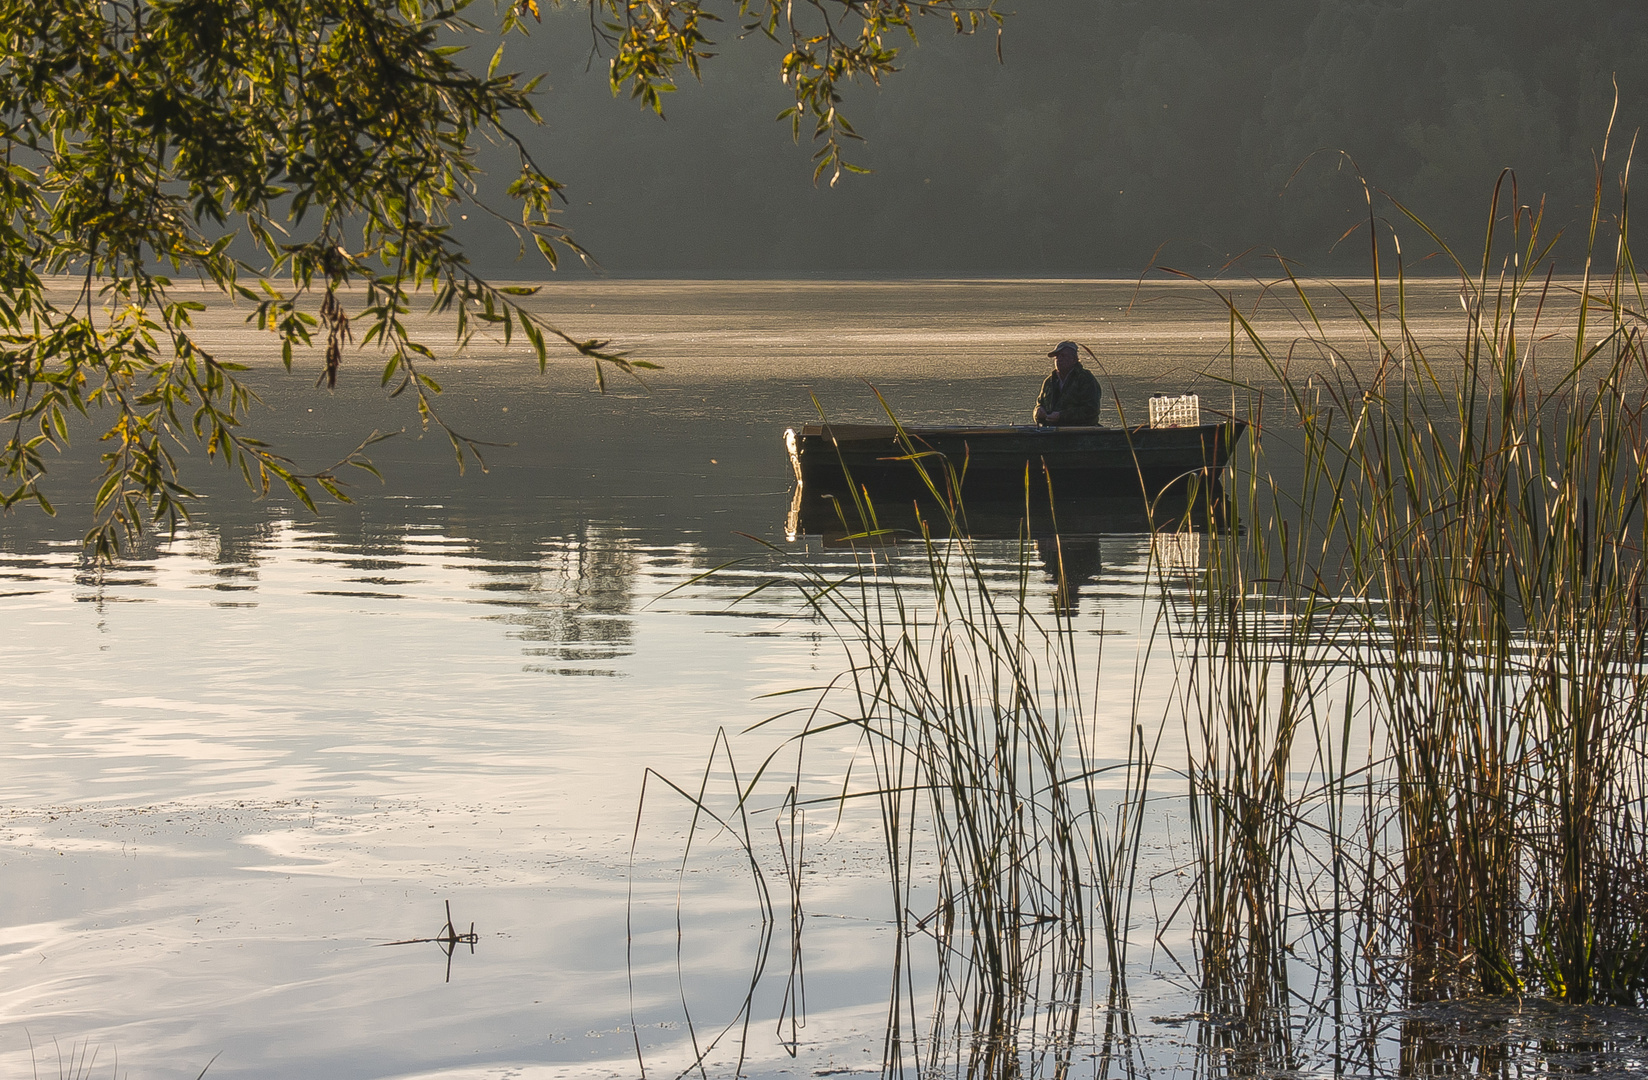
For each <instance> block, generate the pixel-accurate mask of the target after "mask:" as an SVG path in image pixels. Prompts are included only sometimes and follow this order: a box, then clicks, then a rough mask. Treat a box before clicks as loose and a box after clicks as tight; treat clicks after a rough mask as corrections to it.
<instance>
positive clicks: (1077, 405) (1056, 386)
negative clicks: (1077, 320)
mask: <svg viewBox="0 0 1648 1080" xmlns="http://www.w3.org/2000/svg"><path fill="white" fill-rule="evenodd" d="M1076 351H1077V345H1076V343H1075V342H1074V341H1061V342H1059V343H1058V345H1056V346H1055V347H1054V349H1053V351H1052V352H1050V353H1048V354H1047V355H1048V356H1049V357H1051V358H1052V360H1053V374H1051V375H1049V376H1047V381H1046V382H1044V383H1042V384H1041V394H1040V396H1038V397H1037V398H1036V423H1038V424H1054V425H1058V426H1061V427H1062V426H1065V425H1068V424H1077V425H1084V424H1097V423H1098V422H1099V380H1097V379H1095V378H1094V377H1093V373H1092V372H1091V371H1088V370H1087V369H1086V368H1084V367H1082V366H1081V361H1080V360H1078V359H1077V358H1076Z"/></svg>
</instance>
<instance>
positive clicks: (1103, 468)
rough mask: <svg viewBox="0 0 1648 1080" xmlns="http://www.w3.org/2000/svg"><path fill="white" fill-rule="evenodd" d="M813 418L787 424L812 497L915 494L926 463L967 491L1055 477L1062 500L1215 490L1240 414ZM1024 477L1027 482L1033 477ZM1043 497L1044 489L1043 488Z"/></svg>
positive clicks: (1008, 491) (1003, 494) (932, 472)
mask: <svg viewBox="0 0 1648 1080" xmlns="http://www.w3.org/2000/svg"><path fill="white" fill-rule="evenodd" d="M902 430H903V435H902V437H901V436H900V432H899V429H896V428H893V427H891V426H871V425H851V424H810V425H808V426H806V427H803V428H799V429H795V428H792V429H790V430H789V431H786V432H785V433H784V438H785V442H786V444H787V445H788V447H789V451H790V464H791V466H792V468H793V469H794V470H795V478H796V482H797V483H798V484H800V486H801V491H802V493H803V494H805V495H806V496H807V497H808V498H821V497H829V496H838V497H839V496H845V495H848V494H850V493H852V492H854V491H858V490H865V491H869V492H870V493H871V494H872V495H881V494H891V495H903V494H906V493H912V492H913V493H915V494H917V495H919V494H920V493H921V492H922V491H924V490H926V488H927V483H926V481H924V480H923V478H922V472H923V471H925V473H926V475H927V477H928V479H930V480H931V481H932V483H933V486H934V487H935V488H936V489H937V490H938V491H939V492H941V493H945V492H948V490H949V488H950V480H949V477H950V473H951V470H953V471H954V474H955V477H956V479H957V481H959V483H960V485H961V494H962V496H963V497H964V499H970V500H976V499H979V498H987V499H1002V498H1015V497H1016V498H1017V499H1019V500H1022V499H1023V498H1024V496H1025V494H1026V491H1027V490H1028V491H1030V492H1035V493H1038V494H1040V493H1045V492H1046V491H1047V490H1048V484H1049V483H1051V486H1052V491H1053V493H1054V496H1055V498H1056V499H1057V500H1058V501H1060V502H1065V501H1067V500H1088V499H1102V500H1115V499H1142V500H1143V501H1145V502H1151V501H1154V500H1156V499H1158V498H1159V497H1161V496H1162V495H1164V494H1169V493H1175V492H1180V491H1184V490H1189V489H1199V490H1201V491H1204V492H1208V493H1213V494H1216V493H1217V491H1218V490H1219V486H1220V482H1221V480H1222V477H1223V473H1224V469H1225V466H1226V464H1227V463H1228V462H1229V459H1230V453H1231V450H1232V449H1233V448H1234V447H1235V446H1236V444H1237V443H1238V442H1239V441H1240V440H1241V438H1242V434H1243V432H1244V431H1246V430H1247V425H1246V424H1245V423H1243V422H1242V421H1240V420H1233V421H1229V422H1226V423H1222V424H1202V425H1200V426H1197V427H1158V428H1153V427H1132V428H1121V427H1115V428H1107V427H1081V428H1073V427H1066V428H1046V427H1028V426H1026V427H990V428H979V427H973V428H966V427H930V428H921V427H909V428H904V429H902ZM1027 485H1028V487H1027ZM1042 497H1043V498H1045V495H1044V494H1043V495H1042Z"/></svg>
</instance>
